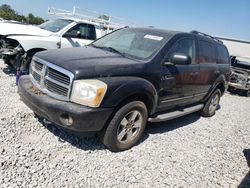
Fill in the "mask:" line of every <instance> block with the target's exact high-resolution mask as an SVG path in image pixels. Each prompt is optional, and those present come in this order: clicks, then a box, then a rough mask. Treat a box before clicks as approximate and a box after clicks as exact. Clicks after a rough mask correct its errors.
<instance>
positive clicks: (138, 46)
mask: <svg viewBox="0 0 250 188" xmlns="http://www.w3.org/2000/svg"><path fill="white" fill-rule="evenodd" d="M172 36H173V34H171V33H168V32H163V31H158V30H154V29H135V28H124V29H121V30H118V31H115V32H113V33H110V34H109V35H106V36H105V37H103V38H101V39H99V40H97V41H95V42H94V43H92V46H94V47H97V48H103V49H112V52H116V53H117V52H119V54H122V55H124V56H125V55H126V56H130V57H132V58H135V59H139V60H146V59H149V58H150V57H152V56H153V55H155V53H156V52H157V51H158V50H159V49H160V48H161V47H162V46H163V45H164V44H165V43H166V42H167V41H168V40H169V39H170V38H171V37H172Z"/></svg>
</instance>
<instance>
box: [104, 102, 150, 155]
mask: <svg viewBox="0 0 250 188" xmlns="http://www.w3.org/2000/svg"><path fill="white" fill-rule="evenodd" d="M147 119H148V111H147V107H146V105H145V104H144V103H143V102H141V101H133V102H129V103H127V104H126V105H124V106H122V107H121V108H120V109H119V110H118V111H116V113H115V114H114V116H113V118H112V119H111V121H110V123H109V125H108V126H107V128H106V129H104V130H103V131H102V132H101V134H100V135H99V136H100V139H101V141H102V143H103V144H104V145H105V146H106V147H107V148H108V149H109V150H111V151H113V152H119V151H124V150H128V149H130V148H131V147H133V146H134V145H135V144H136V143H137V141H138V140H139V139H140V137H141V135H142V133H143V131H144V129H145V127H146V123H147Z"/></svg>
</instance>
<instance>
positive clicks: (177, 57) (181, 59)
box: [170, 53, 192, 65]
mask: <svg viewBox="0 0 250 188" xmlns="http://www.w3.org/2000/svg"><path fill="white" fill-rule="evenodd" d="M170 62H171V63H173V64H176V65H188V64H191V62H192V60H191V57H190V56H188V55H185V54H181V53H175V54H173V55H172V57H171V59H170Z"/></svg>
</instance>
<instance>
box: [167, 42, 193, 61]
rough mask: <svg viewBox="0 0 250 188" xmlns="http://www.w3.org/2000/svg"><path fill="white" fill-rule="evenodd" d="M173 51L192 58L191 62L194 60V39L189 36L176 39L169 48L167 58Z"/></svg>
mask: <svg viewBox="0 0 250 188" xmlns="http://www.w3.org/2000/svg"><path fill="white" fill-rule="evenodd" d="M174 53H181V54H185V55H188V56H190V57H191V58H192V63H194V62H195V55H196V54H195V40H194V39H191V38H184V39H181V40H179V41H177V42H176V43H175V44H174V45H173V47H172V48H171V49H170V51H169V53H168V55H167V59H170V58H171V56H172V55H173V54H174Z"/></svg>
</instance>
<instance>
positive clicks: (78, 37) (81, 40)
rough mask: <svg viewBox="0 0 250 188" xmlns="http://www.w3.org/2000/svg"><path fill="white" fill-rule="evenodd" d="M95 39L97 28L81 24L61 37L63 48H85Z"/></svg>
mask: <svg viewBox="0 0 250 188" xmlns="http://www.w3.org/2000/svg"><path fill="white" fill-rule="evenodd" d="M95 39H96V29H95V26H94V25H91V24H85V23H79V24H77V25H75V26H73V27H72V28H70V29H69V30H68V31H66V32H65V33H64V34H63V36H62V37H61V48H67V47H79V46H84V45H87V44H90V43H91V42H92V41H93V40H95Z"/></svg>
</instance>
